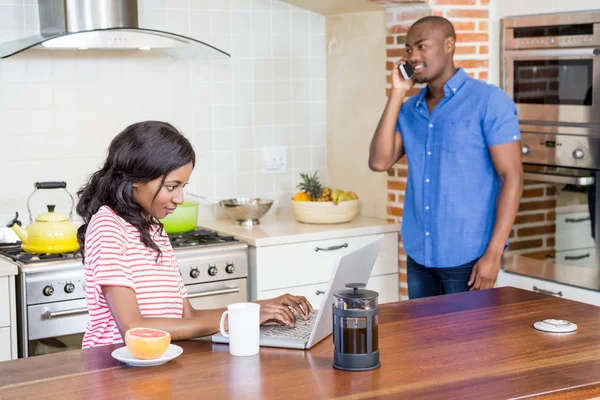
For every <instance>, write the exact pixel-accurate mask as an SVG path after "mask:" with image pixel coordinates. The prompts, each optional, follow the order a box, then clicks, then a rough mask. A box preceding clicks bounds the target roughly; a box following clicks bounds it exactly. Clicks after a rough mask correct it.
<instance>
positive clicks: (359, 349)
mask: <svg viewBox="0 0 600 400" xmlns="http://www.w3.org/2000/svg"><path fill="white" fill-rule="evenodd" d="M346 287H347V288H350V290H340V291H337V292H335V293H334V297H335V299H334V303H333V343H334V353H333V366H334V367H335V368H337V369H341V370H346V371H368V370H371V369H375V368H378V367H379V366H381V363H380V362H379V321H378V316H379V305H378V298H379V293H377V292H375V291H373V290H365V289H364V287H365V284H363V283H348V284H347V285H346Z"/></svg>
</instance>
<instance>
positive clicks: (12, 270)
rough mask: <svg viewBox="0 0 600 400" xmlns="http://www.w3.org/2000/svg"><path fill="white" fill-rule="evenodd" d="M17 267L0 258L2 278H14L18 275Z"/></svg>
mask: <svg viewBox="0 0 600 400" xmlns="http://www.w3.org/2000/svg"><path fill="white" fill-rule="evenodd" d="M18 272H19V271H18V269H17V266H16V265H15V264H13V263H9V262H8V261H6V260H4V259H3V258H2V257H0V277H2V276H13V275H17V274H18Z"/></svg>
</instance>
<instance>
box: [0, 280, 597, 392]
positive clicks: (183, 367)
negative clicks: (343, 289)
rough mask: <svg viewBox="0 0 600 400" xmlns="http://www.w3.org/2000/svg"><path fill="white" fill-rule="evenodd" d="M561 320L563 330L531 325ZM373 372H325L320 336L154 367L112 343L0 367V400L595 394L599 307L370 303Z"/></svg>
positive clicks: (526, 299) (508, 296) (200, 351)
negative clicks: (123, 354)
mask: <svg viewBox="0 0 600 400" xmlns="http://www.w3.org/2000/svg"><path fill="white" fill-rule="evenodd" d="M545 318H564V319H569V320H571V321H573V322H575V323H577V324H578V325H579V329H578V330H577V331H576V332H575V333H570V334H549V333H543V332H539V331H536V330H535V329H533V328H532V324H533V323H534V322H536V321H538V320H542V319H545ZM379 335H380V336H379V343H380V348H381V362H382V366H381V368H379V369H377V370H373V371H368V372H344V371H338V370H335V369H334V368H332V366H331V363H332V359H333V354H332V343H331V338H326V339H325V340H323V341H322V342H321V343H319V345H317V346H316V347H314V348H313V349H311V350H309V351H299V350H285V349H274V348H262V349H261V353H260V354H259V355H257V356H252V357H233V356H230V355H229V353H228V348H227V346H225V345H216V344H212V343H210V342H207V341H187V342H182V343H180V345H181V346H182V347H183V349H184V353H183V354H182V355H181V356H180V357H178V358H177V359H175V360H173V361H171V362H169V363H167V364H165V365H162V366H158V367H152V368H130V367H126V366H124V365H123V364H121V363H120V362H118V361H116V360H114V359H113V358H112V357H111V356H110V353H111V352H112V350H114V349H115V348H117V347H118V346H107V347H104V348H96V349H91V350H83V351H80V350H77V351H70V352H64V353H57V354H53V355H48V356H40V357H32V358H29V359H22V360H15V361H7V362H3V363H0V399H3V400H8V399H27V398H31V399H36V400H37V399H40V398H64V399H67V398H69V399H70V398H82V399H83V398H86V399H93V398H102V399H111V398H119V399H138V398H160V399H179V398H190V399H195V398H202V399H220V400H223V399H230V398H236V399H266V398H273V399H283V398H286V399H288V398H299V399H324V398H338V399H350V398H352V399H367V398H368V399H372V398H407V399H416V398H428V399H432V398H440V399H452V398H455V399H505V398H518V397H526V396H533V395H537V396H540V397H552V398H559V399H566V398H574V399H575V398H577V399H578V398H590V397H594V396H600V307H594V306H591V305H588V304H584V303H577V302H573V301H569V300H564V299H560V298H555V297H549V296H546V295H543V294H538V293H533V292H527V291H522V290H519V289H515V288H499V289H492V290H485V291H481V292H470V293H462V294H456V295H449V296H442V297H437V298H429V299H422V300H413V301H409V302H399V303H393V304H386V305H383V306H381V310H380V329H379Z"/></svg>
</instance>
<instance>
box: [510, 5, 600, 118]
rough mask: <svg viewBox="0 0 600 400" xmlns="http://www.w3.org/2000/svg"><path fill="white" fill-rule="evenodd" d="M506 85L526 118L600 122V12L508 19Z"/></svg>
mask: <svg viewBox="0 0 600 400" xmlns="http://www.w3.org/2000/svg"><path fill="white" fill-rule="evenodd" d="M502 28H503V29H502V33H503V35H502V40H503V43H502V53H503V54H502V68H501V69H502V78H501V81H502V85H503V88H504V90H505V91H506V92H507V93H508V94H509V95H510V96H511V97H512V98H513V100H514V101H515V103H516V105H517V112H518V115H519V119H520V120H521V121H542V122H547V123H558V124H599V125H600V86H599V85H598V84H599V83H600V12H584V13H566V14H551V15H550V14H549V15H535V16H522V17H512V18H506V19H504V20H503V21H502Z"/></svg>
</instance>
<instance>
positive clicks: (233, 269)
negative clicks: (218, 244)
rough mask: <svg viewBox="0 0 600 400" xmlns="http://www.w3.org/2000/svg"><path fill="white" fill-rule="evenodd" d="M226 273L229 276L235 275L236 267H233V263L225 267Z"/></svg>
mask: <svg viewBox="0 0 600 400" xmlns="http://www.w3.org/2000/svg"><path fill="white" fill-rule="evenodd" d="M225 272H227V273H228V274H233V273H234V272H235V265H233V263H230V264H227V265H226V266H225Z"/></svg>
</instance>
